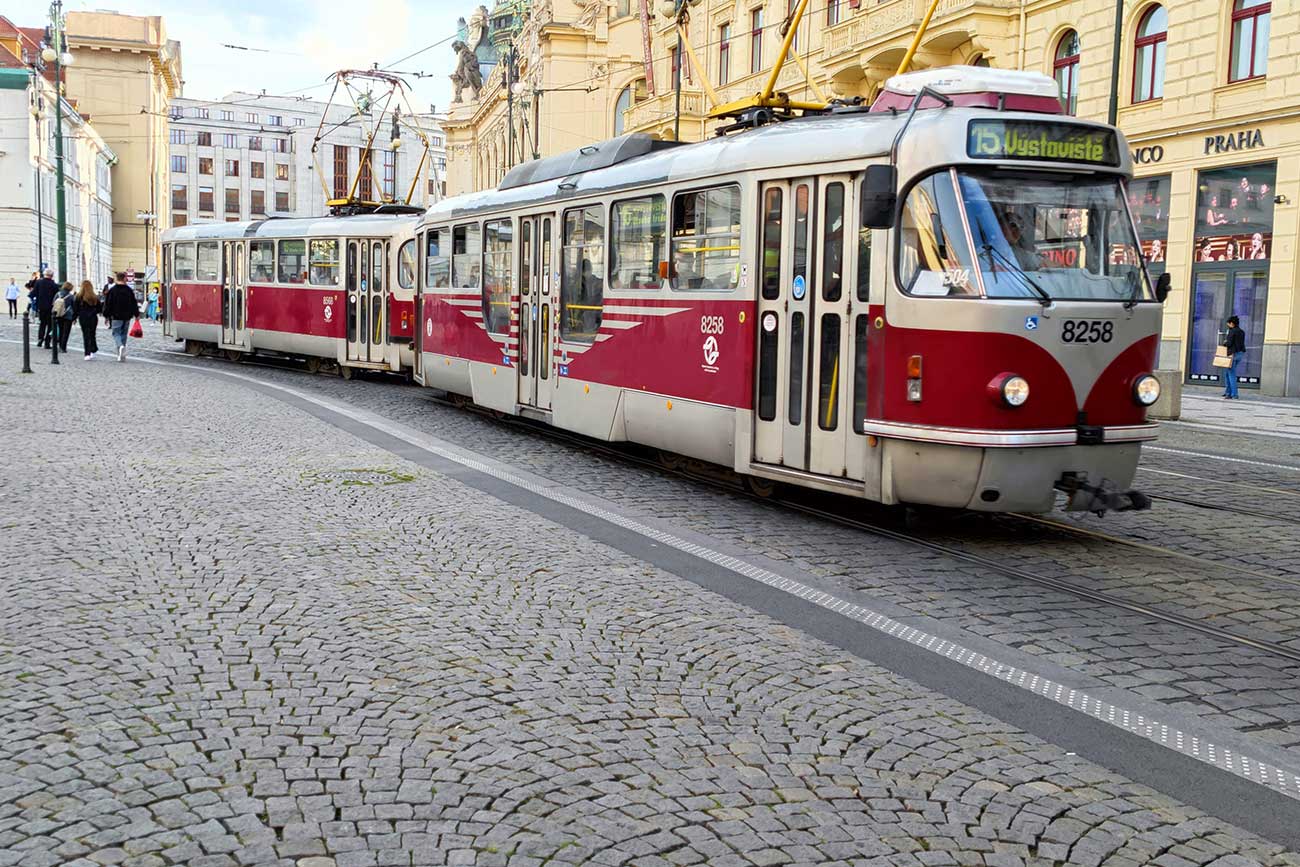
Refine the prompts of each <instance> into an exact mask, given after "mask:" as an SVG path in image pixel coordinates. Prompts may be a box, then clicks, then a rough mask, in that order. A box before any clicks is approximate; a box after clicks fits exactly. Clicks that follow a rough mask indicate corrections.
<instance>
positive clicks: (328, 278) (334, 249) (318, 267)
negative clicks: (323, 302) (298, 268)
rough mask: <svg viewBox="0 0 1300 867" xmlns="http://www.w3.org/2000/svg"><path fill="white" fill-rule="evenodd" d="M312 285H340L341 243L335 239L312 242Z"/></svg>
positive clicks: (310, 264) (319, 239) (314, 240)
mask: <svg viewBox="0 0 1300 867" xmlns="http://www.w3.org/2000/svg"><path fill="white" fill-rule="evenodd" d="M308 264H309V266H310V270H311V285H313V286H337V285H338V284H339V242H338V241H337V240H335V239H333V238H330V239H328V240H327V239H323V238H316V239H313V240H312V242H311V260H310V261H309V263H308Z"/></svg>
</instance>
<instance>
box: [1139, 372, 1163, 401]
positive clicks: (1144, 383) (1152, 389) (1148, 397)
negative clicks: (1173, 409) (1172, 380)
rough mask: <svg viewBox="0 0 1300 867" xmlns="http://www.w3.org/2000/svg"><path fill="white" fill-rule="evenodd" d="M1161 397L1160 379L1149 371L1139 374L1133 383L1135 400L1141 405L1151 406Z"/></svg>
mask: <svg viewBox="0 0 1300 867" xmlns="http://www.w3.org/2000/svg"><path fill="white" fill-rule="evenodd" d="M1159 399H1160V380H1158V379H1156V378H1155V377H1154V376H1152V375H1151V374H1149V373H1144V374H1142V375H1141V376H1139V377H1138V378H1137V379H1136V380H1135V381H1134V383H1133V400H1134V401H1136V402H1137V404H1138V405H1139V406H1151V405H1152V404H1154V403H1155V402H1156V401H1157V400H1159Z"/></svg>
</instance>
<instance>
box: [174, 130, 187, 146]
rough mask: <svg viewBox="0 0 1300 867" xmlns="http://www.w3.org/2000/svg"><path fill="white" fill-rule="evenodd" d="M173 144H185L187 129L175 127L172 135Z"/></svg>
mask: <svg viewBox="0 0 1300 867" xmlns="http://www.w3.org/2000/svg"><path fill="white" fill-rule="evenodd" d="M171 141H172V144H185V130H183V129H173V130H172V135H171Z"/></svg>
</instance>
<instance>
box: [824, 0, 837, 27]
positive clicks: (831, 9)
mask: <svg viewBox="0 0 1300 867" xmlns="http://www.w3.org/2000/svg"><path fill="white" fill-rule="evenodd" d="M839 23H840V0H826V26H827V27H830V26H831V25H832V24H839Z"/></svg>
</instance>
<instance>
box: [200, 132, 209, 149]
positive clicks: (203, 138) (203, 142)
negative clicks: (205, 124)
mask: <svg viewBox="0 0 1300 867" xmlns="http://www.w3.org/2000/svg"><path fill="white" fill-rule="evenodd" d="M198 143H199V146H200V147H208V148H210V147H212V133H210V132H201V133H199V134H198Z"/></svg>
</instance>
